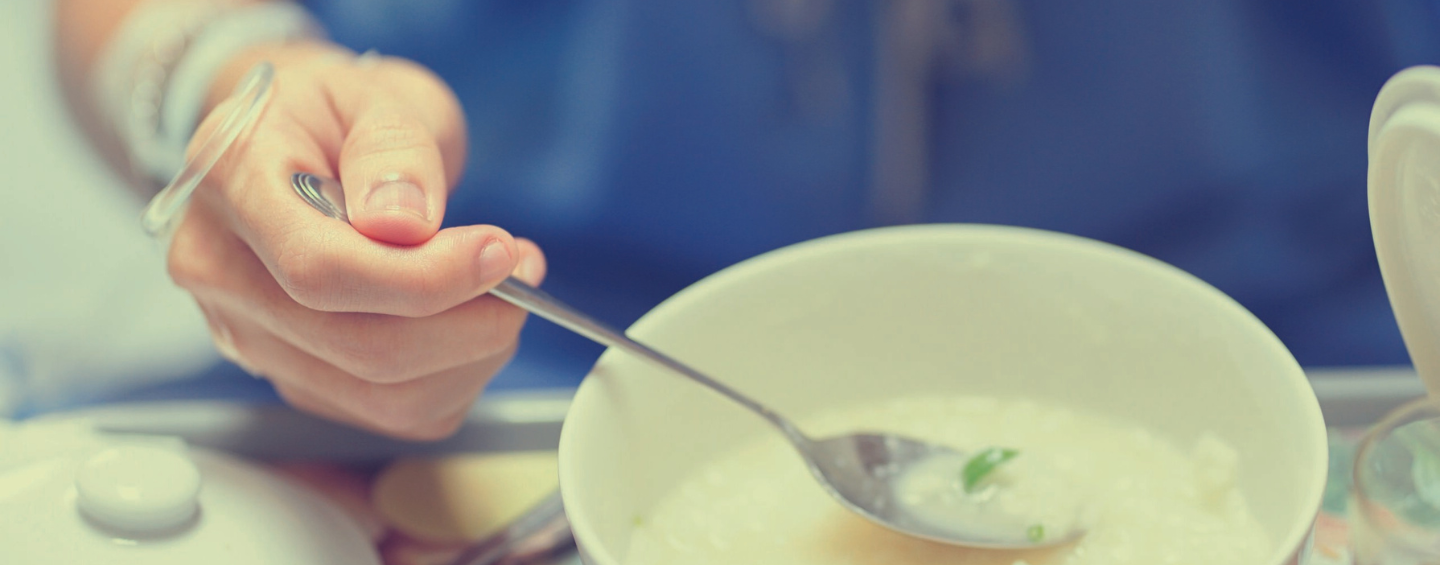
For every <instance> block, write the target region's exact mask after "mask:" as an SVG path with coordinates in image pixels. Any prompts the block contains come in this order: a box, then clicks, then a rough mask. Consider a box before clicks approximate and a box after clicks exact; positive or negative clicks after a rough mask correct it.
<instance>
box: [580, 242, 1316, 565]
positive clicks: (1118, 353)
mask: <svg viewBox="0 0 1440 565" xmlns="http://www.w3.org/2000/svg"><path fill="white" fill-rule="evenodd" d="M629 333H630V335H631V336H632V337H634V338H637V339H639V340H641V341H643V342H646V343H648V344H650V345H652V346H653V347H655V348H657V349H659V350H661V351H664V352H666V353H668V354H670V355H671V356H673V357H676V358H678V359H681V360H683V361H685V362H687V363H689V364H691V365H692V366H694V367H696V368H698V369H700V370H701V371H704V372H707V373H709V374H710V375H712V376H714V377H716V378H718V379H720V380H722V381H725V382H727V383H729V384H732V385H733V386H735V387H736V388H738V389H739V390H741V391H743V392H746V393H748V394H750V395H752V396H754V397H755V398H756V399H758V400H760V401H761V402H764V403H768V404H769V405H770V406H772V407H774V408H776V409H777V410H779V411H781V412H782V413H784V414H787V415H792V416H803V415H805V414H807V413H812V412H815V411H818V410H822V409H826V408H834V407H841V406H849V405H855V404H859V403H862V402H866V401H876V400H881V399H885V398H888V397H895V396H913V395H915V394H916V393H927V392H934V393H948V394H978V395H998V396H1020V395H1023V396H1028V397H1031V398H1034V399H1036V400H1041V401H1049V402H1053V403H1058V404H1062V405H1066V406H1073V407H1076V408H1080V409H1085V410H1089V411H1094V412H1098V413H1102V414H1107V415H1111V416H1115V417H1119V418H1125V419H1129V420H1131V421H1135V422H1139V423H1141V424H1143V425H1145V426H1147V427H1149V428H1150V429H1152V430H1154V431H1156V432H1158V433H1160V434H1162V435H1163V436H1166V437H1168V438H1170V439H1172V440H1175V441H1177V442H1181V444H1182V445H1190V444H1193V442H1194V441H1195V440H1196V438H1198V437H1199V435H1200V434H1201V433H1203V432H1206V431H1210V432H1214V433H1215V434H1217V435H1218V436H1220V437H1221V438H1222V439H1224V440H1225V441H1227V442H1228V443H1229V444H1231V445H1232V446H1233V447H1235V449H1236V450H1237V451H1238V452H1239V454H1240V457H1241V459H1240V461H1241V468H1240V486H1241V489H1242V490H1243V491H1244V493H1245V495H1246V497H1247V498H1248V499H1249V502H1250V506H1251V510H1252V512H1253V513H1254V514H1255V516H1256V518H1257V519H1258V520H1259V522H1260V523H1261V524H1262V525H1263V526H1264V527H1265V528H1266V529H1267V530H1268V533H1269V534H1270V538H1271V539H1272V540H1275V542H1276V544H1277V545H1276V547H1275V548H1274V551H1273V552H1272V558H1271V559H1268V560H1266V561H1265V563H1266V564H1267V565H1271V564H1273V565H1279V564H1282V563H1288V562H1291V561H1292V560H1294V559H1295V558H1296V555H1297V553H1299V552H1302V551H1304V550H1306V549H1307V548H1308V544H1309V534H1310V532H1311V529H1312V524H1313V521H1314V518H1315V515H1316V512H1317V511H1318V510H1319V507H1320V499H1321V495H1322V492H1323V490H1324V483H1325V474H1326V468H1327V451H1326V437H1325V426H1324V422H1323V421H1322V419H1321V415H1320V407H1319V404H1318V403H1317V402H1316V399H1315V395H1314V392H1313V391H1312V390H1311V388H1310V386H1309V383H1308V382H1307V381H1306V380H1305V376H1304V373H1303V372H1302V371H1301V370H1300V367H1299V365H1297V364H1296V362H1295V359H1294V358H1293V357H1292V356H1291V355H1290V353H1289V351H1287V350H1286V349H1285V347H1284V346H1283V345H1282V344H1281V343H1280V341H1279V340H1278V339H1277V338H1276V337H1275V336H1274V334H1272V333H1271V332H1270V331H1269V330H1268V329H1267V328H1266V327H1265V326H1264V325H1263V324H1261V323H1260V321H1259V320H1257V319H1256V318H1255V317H1254V316H1252V315H1251V314H1250V313H1249V312H1247V311H1246V310H1245V309H1243V308H1242V307H1241V306H1240V305H1239V304H1237V303H1235V302H1234V301H1233V300H1231V299H1230V298H1228V297H1226V296H1225V295H1224V294H1222V293H1221V292H1219V291H1218V290H1216V289H1214V288H1213V287H1211V286H1209V285H1206V284H1205V283H1203V282H1201V281H1199V280H1198V279H1196V278H1194V277H1192V276H1190V275H1188V274H1186V273H1184V272H1182V271H1180V270H1178V269H1175V268H1173V267H1170V266H1168V265H1166V264H1163V263H1161V262H1159V261H1156V260H1154V259H1151V258H1148V257H1145V256H1142V255H1139V254H1137V253H1133V252H1130V251H1127V250H1124V249H1120V248H1117V247H1114V246H1111V245H1107V244H1103V243H1099V242H1095V241H1091V240H1087V239H1082V238H1078V237H1073V236H1066V235H1061V234H1055V233H1049V232H1043V231H1036V230H1028V229H1020V228H1010V227H998V226H981V225H944V226H941V225H937V226H919V227H904V228H889V229H879V230H870V231H864V232H857V233H851V234H845V235H840V236H835V237H828V238H824V239H820V240H816V241H812V242H807V243H803V244H800V245H795V246H792V247H788V248H785V249H782V250H779V251H775V252H772V253H769V254H766V255H762V256H760V257H757V258H755V259H752V260H749V261H746V262H743V263H741V264H739V265H736V266H734V267H731V268H729V269H726V270H725V271H722V272H720V273H718V274H716V275H714V276H711V277H709V278H707V279H705V280H703V281H701V282H700V283H697V284H696V285H694V286H692V287H690V288H688V289H686V290H684V291H683V292H681V293H679V294H677V295H675V296H674V297H673V298H671V299H669V300H667V301H666V302H665V303H664V304H661V305H660V306H659V307H657V308H656V309H655V310H653V311H651V312H650V313H649V314H647V315H646V316H645V317H644V318H642V319H641V320H640V321H639V322H637V323H636V324H635V325H634V326H632V327H631V328H630V332H629ZM762 433H773V432H772V431H770V430H769V429H767V428H766V427H765V425H764V424H762V422H761V420H760V419H759V418H757V417H755V416H753V415H751V414H749V413H747V412H745V411H743V410H742V409H741V408H739V407H738V406H735V405H733V404H731V403H730V402H729V401H727V400H724V399H722V398H721V397H719V396H717V395H715V394H713V393H711V392H709V391H707V390H705V389H703V388H701V387H699V386H697V385H695V384H692V383H690V382H688V381H686V380H684V379H683V378H680V377H676V376H673V375H671V374H668V373H665V372H663V371H661V370H659V369H656V368H654V367H652V366H651V365H649V364H648V363H646V362H644V361H642V360H640V359H637V358H634V357H632V356H629V355H626V354H624V353H623V352H620V351H616V350H611V351H608V352H606V353H605V355H604V356H602V357H601V358H600V361H599V362H598V363H597V364H596V365H595V367H594V369H593V370H592V371H591V373H590V375H589V377H588V378H587V379H586V380H585V382H584V383H583V384H582V385H581V386H580V389H579V392H578V393H577V394H576V396H575V401H574V404H573V406H572V407H571V409H570V414H569V416H568V418H567V419H566V421H565V426H564V431H563V432H562V434H561V438H560V484H561V490H562V494H563V497H564V502H565V507H566V509H567V512H568V514H569V517H570V520H571V522H572V524H573V527H574V530H575V536H576V540H577V542H578V544H579V545H580V548H581V551H582V554H583V556H584V558H585V559H586V561H587V562H588V563H589V564H590V565H621V564H622V563H623V562H624V560H625V552H626V550H627V548H628V546H629V541H630V540H629V538H630V532H631V530H632V528H633V527H634V526H633V520H634V518H633V517H634V516H636V515H643V514H645V513H646V512H647V511H648V510H649V509H650V508H651V506H653V505H654V504H655V503H656V502H657V500H659V499H660V498H661V497H662V496H663V495H664V494H665V493H666V492H667V491H668V490H669V489H670V488H671V487H672V486H673V485H675V484H677V483H678V482H679V481H681V480H682V478H683V477H685V476H686V475H687V474H688V473H689V472H690V471H691V470H692V469H694V468H696V467H697V466H698V465H700V464H702V463H704V462H705V461H707V460H708V459H710V458H713V457H715V456H717V455H719V454H721V453H723V452H724V451H726V450H727V449H730V448H733V447H734V446H736V445H737V444H738V443H740V442H742V441H745V440H747V439H750V438H754V437H756V436H757V435H759V434H762ZM677 565H683V564H677Z"/></svg>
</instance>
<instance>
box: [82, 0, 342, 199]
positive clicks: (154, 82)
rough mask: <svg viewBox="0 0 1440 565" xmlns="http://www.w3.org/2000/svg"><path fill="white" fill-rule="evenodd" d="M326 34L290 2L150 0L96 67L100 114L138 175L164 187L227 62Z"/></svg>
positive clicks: (177, 164)
mask: <svg viewBox="0 0 1440 565" xmlns="http://www.w3.org/2000/svg"><path fill="white" fill-rule="evenodd" d="M319 34H320V29H319V26H318V25H317V24H315V23H314V20H313V19H312V18H310V17H309V15H308V13H306V12H305V11H304V9H303V8H301V7H299V6H297V5H295V4H291V3H289V2H251V1H245V0H212V1H209V2H175V1H168V0H150V1H149V2H146V3H144V4H142V5H141V6H140V7H139V8H137V9H136V10H135V11H134V12H133V13H132V14H131V15H130V16H129V17H127V19H126V21H125V23H124V24H122V26H121V30H120V32H118V33H117V36H116V38H115V39H112V40H111V41H110V44H109V45H107V47H106V53H105V54H104V55H103V56H102V58H101V60H100V64H99V65H97V67H98V68H97V69H96V70H95V76H96V80H95V84H96V87H97V90H96V94H97V97H98V98H97V107H99V108H100V109H101V113H102V117H103V118H104V121H105V122H107V124H108V125H109V126H110V128H111V129H112V130H113V131H114V132H115V134H116V135H117V137H118V138H119V139H120V140H121V141H122V145H123V146H124V148H125V150H126V152H127V153H128V154H129V157H130V161H131V165H132V167H133V168H134V169H135V170H136V172H138V173H140V174H142V175H144V176H146V177H149V178H151V179H155V180H159V181H161V182H163V181H165V180H168V179H169V178H170V177H171V176H173V175H174V174H175V172H176V171H178V170H179V168H180V165H181V164H182V163H183V162H184V156H185V149H186V146H187V145H188V143H189V140H190V136H191V135H192V134H193V133H194V130H195V127H196V125H197V124H198V122H199V120H200V117H201V116H202V115H203V113H202V112H203V111H204V109H205V108H206V107H207V105H208V99H209V94H210V92H211V91H212V90H213V89H212V88H211V85H212V83H214V82H215V81H216V79H217V78H218V74H219V73H220V72H221V70H222V68H223V67H224V66H225V63H226V62H227V61H229V60H231V59H233V58H235V55H236V53H239V52H243V51H247V50H250V48H251V47H253V46H255V45H260V44H266V43H276V42H282V41H289V40H295V39H299V38H309V37H315V36H318V35H319ZM242 72H243V71H242Z"/></svg>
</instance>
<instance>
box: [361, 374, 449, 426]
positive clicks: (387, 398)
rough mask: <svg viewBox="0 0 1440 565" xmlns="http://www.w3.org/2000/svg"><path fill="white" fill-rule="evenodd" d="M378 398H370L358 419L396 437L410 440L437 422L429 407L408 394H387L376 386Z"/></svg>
mask: <svg viewBox="0 0 1440 565" xmlns="http://www.w3.org/2000/svg"><path fill="white" fill-rule="evenodd" d="M371 390H373V391H379V392H378V394H369V395H367V396H365V400H364V401H363V402H362V403H361V405H360V406H359V407H358V408H359V414H357V416H359V417H360V418H362V419H364V420H365V421H366V422H367V423H369V424H370V425H371V426H373V427H375V428H376V429H378V430H380V431H382V432H384V433H386V434H388V435H393V436H401V437H405V436H410V435H413V434H416V433H417V432H422V431H424V430H426V428H429V427H431V426H432V424H434V423H435V422H436V420H437V418H436V416H437V415H436V414H435V410H434V408H433V407H432V406H430V404H429V403H426V402H421V401H419V400H417V398H416V397H413V396H410V395H406V394H386V391H385V387H383V386H378V385H377V386H373V387H371Z"/></svg>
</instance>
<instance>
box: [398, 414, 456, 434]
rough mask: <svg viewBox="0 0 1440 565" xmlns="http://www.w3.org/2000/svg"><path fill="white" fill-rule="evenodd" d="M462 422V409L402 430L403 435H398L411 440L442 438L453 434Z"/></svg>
mask: <svg viewBox="0 0 1440 565" xmlns="http://www.w3.org/2000/svg"><path fill="white" fill-rule="evenodd" d="M464 423H465V412H463V411H462V412H460V413H459V414H456V415H454V416H448V417H445V418H442V419H440V420H436V421H434V422H431V423H430V424H426V425H422V426H420V427H418V428H415V429H413V430H408V431H406V432H403V435H401V436H400V437H402V438H403V439H408V440H413V441H436V440H442V439H445V438H448V437H450V436H453V435H455V432H457V431H459V430H460V426H461V425H462V424H464Z"/></svg>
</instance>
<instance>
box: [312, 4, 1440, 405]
mask: <svg viewBox="0 0 1440 565" xmlns="http://www.w3.org/2000/svg"><path fill="white" fill-rule="evenodd" d="M308 5H309V6H310V8H311V9H312V10H314V11H315V13H316V14H317V15H318V16H319V17H320V18H321V19H322V20H323V21H324V22H325V23H326V24H327V26H329V29H330V31H331V33H332V35H333V38H334V39H335V40H337V41H339V42H341V43H343V44H346V45H348V46H350V47H352V48H354V49H356V50H366V49H372V48H373V49H376V50H378V51H380V52H382V53H384V54H387V55H397V56H403V57H408V58H411V59H414V60H416V61H419V62H420V63H423V64H425V65H427V66H429V67H431V68H432V69H434V70H435V71H436V72H437V73H438V74H439V75H440V76H442V77H443V78H444V79H445V80H446V81H448V82H449V84H450V85H451V86H452V87H453V88H454V90H455V91H456V93H457V94H458V96H459V98H460V100H461V101H462V104H463V105H464V107H465V110H466V113H467V115H468V128H469V133H470V149H469V166H468V171H467V173H466V176H465V179H464V180H463V182H462V186H460V187H459V188H458V189H457V190H456V191H455V193H454V195H453V196H452V199H451V204H450V209H449V212H448V216H447V218H446V223H447V224H448V225H457V224H470V223H491V224H496V225H500V226H503V227H506V228H507V229H509V230H511V231H512V232H513V233H515V234H517V235H521V236H526V237H530V238H531V239H534V240H535V241H537V242H538V243H539V244H540V245H541V246H542V248H544V249H545V251H546V253H547V256H548V258H549V261H550V275H549V278H548V279H547V281H546V283H545V286H546V288H547V289H549V290H550V292H551V293H552V294H554V295H556V296H557V297H560V298H561V299H563V300H566V301H568V302H570V303H572V304H574V305H575V306H577V307H579V308H581V309H583V310H586V311H589V312H592V313H594V314H596V315H598V316H599V317H601V318H604V319H606V320H608V321H610V322H612V323H613V324H615V325H617V326H621V327H623V326H625V325H627V324H629V323H630V322H632V321H633V320H634V319H636V318H638V317H639V316H640V315H641V314H643V313H644V312H645V311H647V310H648V309H650V308H652V307H653V306H655V305H656V304H658V303H659V302H661V301H662V300H664V299H665V298H666V297H667V296H669V295H671V294H673V293H674V292H676V291H678V290H680V289H681V288H683V287H685V286H686V285H688V284H690V283H692V282H694V281H696V280H698V279H700V278H702V277H704V276H706V275H708V274H711V273H713V272H715V271H718V270H720V269H722V268H724V267H726V266H728V265H730V264H732V263H735V262H737V261H740V260H742V259H745V258H748V257H751V256H754V255H757V254H760V253H763V252H765V251H769V250H772V249H775V248H778V247H782V246H785V245H788V244H792V243H796V242H799V241H803V240H806V239H811V238H815V237H819V236H824V235H828V234H834V233H838V232H843V231H849V230H855V229H862V228H867V227H873V226H878V225H884V224H889V223H897V222H983V223H997V224H1011V225H1021V226H1030V227H1036V228H1043V229H1049V230H1056V231H1061V232H1066V233H1071V234H1076V235H1081V236H1086V237H1091V238H1096V239H1099V240H1103V241H1107V242H1111V243H1114V244H1117V245H1121V246H1124V247H1127V248H1131V249H1134V250H1137V251H1140V252H1142V253H1146V254H1149V255H1152V256H1154V257H1157V258H1159V259H1161V260H1163V261H1166V262H1169V263H1172V264H1174V265H1176V266H1178V267H1180V268H1182V269H1185V270H1187V271H1189V272H1191V273H1193V274H1195V275H1196V276H1198V277H1200V278H1201V279H1204V280H1205V281H1207V282H1209V283H1211V284H1213V285H1215V286H1216V287H1218V288H1219V289H1221V290H1222V291H1224V292H1226V293H1228V294H1229V295H1231V296H1233V297H1234V298H1236V299H1237V300H1238V301H1239V302H1240V303H1241V304H1243V305H1244V306H1245V307H1247V308H1248V309H1250V310H1251V311H1253V312H1254V313H1255V314H1257V315H1258V316H1259V317H1260V318H1261V320H1262V321H1264V322H1265V323H1266V324H1267V325H1269V327H1270V328H1272V329H1273V330H1274V331H1275V332H1276V334H1278V335H1279V337H1280V338H1281V339H1282V340H1283V341H1284V342H1285V344H1286V345H1287V346H1288V347H1289V348H1290V349H1291V350H1292V351H1293V352H1294V354H1295V356H1296V357H1297V358H1298V359H1299V361H1300V362H1301V363H1302V364H1305V365H1355V364H1402V363H1407V362H1408V358H1407V355H1406V353H1405V350H1404V346H1403V344H1402V342H1401V340H1400V336H1399V332H1398V330H1397V328H1396V326H1395V322H1394V318H1393V316H1392V315H1391V312H1390V309H1389V304H1388V302H1387V300H1386V297H1385V293H1384V288H1383V285H1382V282H1381V279H1380V275H1379V270H1378V267H1377V265H1376V260H1375V253H1374V248H1373V245H1372V242H1371V237H1370V231H1369V226H1368V219H1367V218H1368V216H1367V210H1366V185H1365V178H1366V161H1365V138H1366V126H1367V120H1368V117H1369V109H1370V105H1371V103H1372V101H1373V100H1374V96H1375V93H1376V92H1377V91H1378V90H1379V87H1380V85H1381V84H1382V83H1383V82H1384V80H1385V79H1386V78H1387V77H1389V76H1390V75H1391V74H1393V73H1394V72H1396V71H1398V70H1399V69H1401V68H1403V67H1405V66H1408V65H1413V64H1419V63H1424V62H1430V61H1435V60H1436V59H1437V54H1440V40H1437V37H1440V35H1437V30H1440V18H1437V13H1436V9H1435V5H1434V4H1432V3H1429V2H1419V1H1409V0H1389V1H1382V2H1375V3H1352V2H1339V1H1309V2H1289V1H1282V0H1267V1H1242V0H1175V1H1167V2H1152V1H1148V0H1129V1H1126V0H1094V1H1089V2H1040V1H1019V0H1016V1H1007V0H997V1H993V2H978V1H975V2H941V3H937V4H936V5H935V6H934V7H933V10H932V11H931V12H929V13H923V14H918V15H917V14H910V16H912V17H909V18H907V17H906V15H905V14H901V13H898V12H896V11H895V8H894V7H893V6H892V5H891V4H890V3H884V2H809V3H806V2H779V1H776V0H750V1H725V2H686V1H677V2H670V1H659V2H639V1H633V0H556V1H545V2H533V1H528V0H523V1H522V0H505V1H500V0H495V1H468V0H448V1H427V2H410V1H405V0H384V1H379V0H377V1H370V2H345V1H340V0H313V1H311V2H308ZM786 6H792V7H793V6H800V7H801V8H802V9H798V10H791V11H787V10H785V9H784V8H785V7H786ZM926 38H928V39H926ZM857 299H863V298H857ZM521 343H522V345H521V347H520V351H519V354H518V356H517V358H516V361H515V362H514V363H512V365H511V366H510V367H508V368H507V369H506V370H505V371H504V372H502V374H501V376H500V377H499V379H498V380H497V383H496V385H495V386H497V387H510V386H550V385H573V384H575V383H577V382H578V380H579V379H580V378H581V377H582V376H583V375H584V374H585V372H586V370H587V369H588V367H589V366H590V364H591V363H593V361H594V359H595V357H596V356H597V355H598V354H599V353H600V351H601V348H600V347H598V346H596V345H594V344H591V343H589V342H587V341H586V340H584V339H583V338H580V337H578V336H575V335H571V334H569V333H568V332H566V331H565V330H562V329H560V328H558V327H555V326H553V325H551V324H549V323H546V322H543V321H539V320H534V321H532V322H531V323H530V324H528V325H527V327H526V329H525V330H524V334H523V336H522V342H521Z"/></svg>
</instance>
